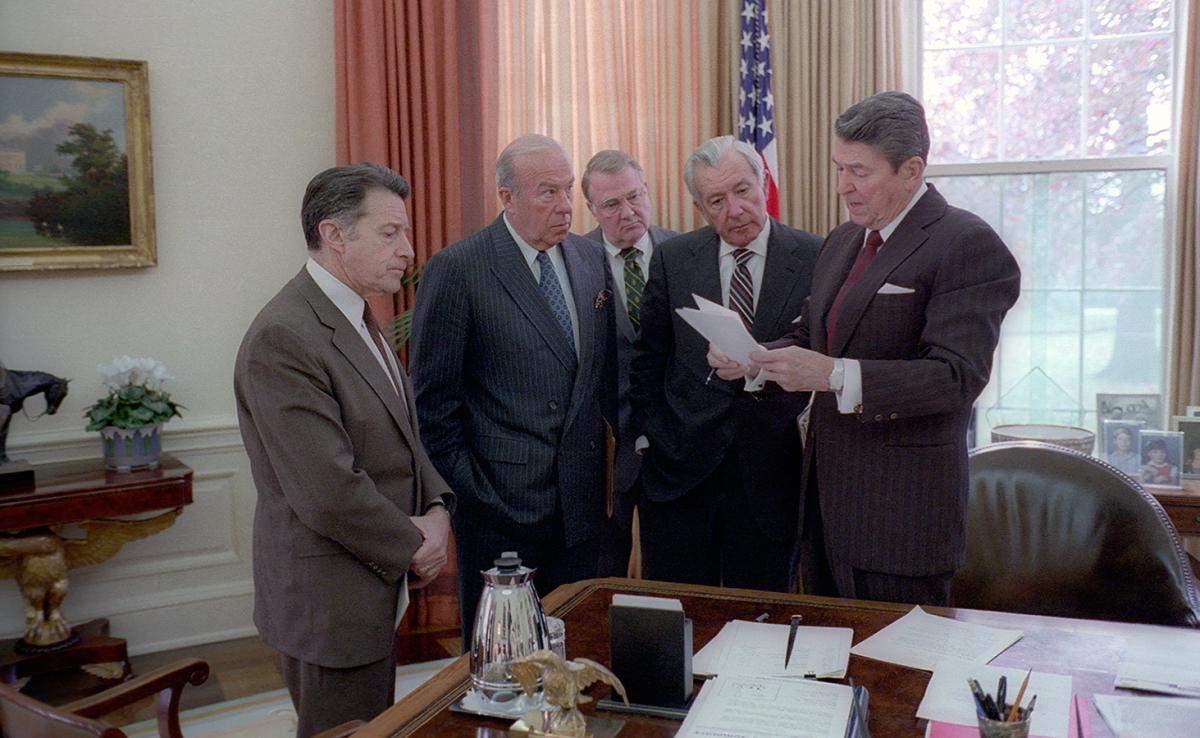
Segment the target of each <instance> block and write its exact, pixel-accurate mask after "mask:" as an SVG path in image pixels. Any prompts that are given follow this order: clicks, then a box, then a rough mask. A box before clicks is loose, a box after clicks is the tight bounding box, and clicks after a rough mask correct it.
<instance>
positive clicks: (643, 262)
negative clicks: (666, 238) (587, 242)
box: [604, 229, 654, 305]
mask: <svg viewBox="0 0 1200 738" xmlns="http://www.w3.org/2000/svg"><path fill="white" fill-rule="evenodd" d="M629 248H631V249H637V250H638V257H637V259H636V261H637V263H638V264H639V265H640V266H641V267H642V279H644V280H646V281H647V282H648V281H650V256H651V255H652V254H653V253H654V244H653V243H652V242H651V241H650V230H649V229H646V232H645V233H643V234H642V237H641V238H639V239H638V241H637V243H635V244H634V245H632V246H630V247H629ZM604 250H605V251H607V252H608V268H609V270H610V271H611V272H612V275H613V284H615V285H616V287H617V295H618V296H619V297H620V298H621V304H622V305H628V304H629V300H628V298H627V297H626V296H625V252H624V251H622V250H621V249H619V248H617V247H616V246H613V245H612V242H610V241H609V240H608V236H604Z"/></svg>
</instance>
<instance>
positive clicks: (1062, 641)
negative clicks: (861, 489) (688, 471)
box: [354, 579, 1200, 738]
mask: <svg viewBox="0 0 1200 738" xmlns="http://www.w3.org/2000/svg"><path fill="white" fill-rule="evenodd" d="M614 592H627V593H636V594H648V595H659V596H667V597H678V598H679V599H680V600H682V601H683V609H684V612H685V613H686V614H687V616H688V617H689V618H691V619H692V623H693V638H694V640H693V646H694V648H696V649H699V648H700V647H701V646H703V645H704V644H705V643H707V642H708V641H709V640H710V639H712V638H713V636H715V635H716V634H717V631H719V630H720V629H721V626H722V625H724V624H725V622H726V621H728V620H731V619H734V618H741V619H747V620H749V619H753V618H754V617H755V616H756V615H758V614H759V613H762V612H767V613H769V616H770V617H769V622H772V623H786V622H787V620H788V616H789V615H791V614H792V613H797V612H798V613H801V614H803V615H804V624H805V625H825V626H844V627H845V626H848V627H852V628H853V629H854V643H858V642H859V641H862V640H863V639H865V638H866V637H868V636H870V635H872V634H874V633H875V632H876V631H878V630H880V629H881V628H883V627H884V626H886V625H887V624H889V623H891V622H892V621H894V620H896V619H897V618H899V617H900V616H901V615H903V614H904V613H906V612H908V610H909V609H911V608H910V607H909V606H907V605H897V604H891V603H880V602H864V601H858V600H841V599H833V598H823V597H806V596H803V595H786V594H777V593H772V592H756V591H751V590H736V589H718V588H715V587H701V586H692V585H677V584H666V583H660V582H647V581H643V580H631V579H596V580H591V581H587V582H579V583H576V584H570V585H566V586H564V587H560V588H558V589H556V590H555V591H554V592H552V593H551V594H550V595H549V596H547V597H546V598H545V608H546V612H547V613H549V614H553V615H557V616H558V617H561V618H563V620H565V621H566V624H567V656H568V657H569V658H575V657H579V656H586V657H589V658H593V659H596V660H598V661H600V662H601V663H604V664H608V663H609V656H608V605H609V603H610V601H611V600H612V594H613V593H614ZM928 609H929V610H930V611H931V612H934V613H936V614H939V615H947V616H950V617H954V618H956V619H959V620H964V621H969V622H973V623H981V624H984V625H991V626H995V627H1002V628H1020V629H1021V630H1023V631H1024V633H1025V636H1024V637H1023V638H1022V639H1021V640H1019V641H1017V643H1016V644H1014V645H1013V646H1012V647H1010V648H1009V649H1008V650H1006V651H1005V652H1004V653H1002V654H1000V656H998V657H997V658H996V659H995V661H994V662H993V663H995V664H997V665H1001V666H1016V667H1020V668H1028V667H1032V668H1033V669H1034V670H1036V671H1045V672H1051V673H1057V674H1070V675H1071V677H1072V678H1073V688H1074V691H1075V692H1076V693H1078V694H1084V695H1087V696H1089V697H1090V696H1091V695H1093V694H1109V693H1114V692H1118V691H1119V692H1125V690H1114V689H1113V677H1114V674H1115V672H1116V669H1117V664H1118V662H1119V661H1120V658H1121V655H1122V654H1123V653H1124V650H1125V639H1126V638H1128V637H1130V636H1134V635H1136V634H1138V633H1149V632H1162V631H1163V630H1169V631H1171V632H1174V633H1177V634H1178V635H1179V637H1180V638H1181V639H1183V638H1189V639H1195V640H1200V631H1193V630H1190V629H1184V628H1164V627H1162V626H1152V625H1133V624H1128V623H1111V622H1104V621H1098V620H1072V619H1066V618H1051V617H1039V616H1033V615H1016V614H1010V613H998V612H986V611H982V610H964V609H948V608H928ZM848 676H849V677H852V678H853V679H854V680H855V682H856V683H861V684H864V685H866V687H867V689H869V690H870V692H871V708H870V718H869V723H870V729H871V735H872V736H873V737H874V738H900V737H904V738H908V737H910V736H911V737H916V736H922V735H924V732H925V721H924V720H918V719H917V718H916V717H915V715H916V711H917V705H918V704H919V703H920V701H921V697H922V696H923V695H924V694H925V686H926V685H927V684H928V683H929V676H930V675H929V672H924V671H918V670H915V669H908V668H905V667H902V666H896V665H894V664H886V663H883V662H879V661H872V660H870V659H864V658H860V657H858V656H853V655H852V656H851V657H850V666H849V671H848ZM469 684H470V667H469V665H468V657H467V656H463V657H462V658H459V659H458V660H457V661H455V662H454V663H452V664H450V665H449V666H447V667H446V668H445V669H443V670H442V671H441V672H439V673H438V674H437V675H435V676H434V677H433V678H432V679H431V680H430V681H429V682H427V683H426V684H424V685H423V686H421V687H420V688H419V689H417V690H416V691H414V692H413V693H412V694H410V695H408V696H407V697H405V698H404V699H403V700H401V701H400V702H398V703H396V704H395V705H393V706H392V707H391V708H390V709H389V710H388V711H387V712H385V713H383V714H382V715H380V716H379V717H378V718H376V719H375V720H373V721H371V722H370V723H369V724H368V725H366V726H364V727H363V728H361V729H360V730H359V731H358V732H356V733H355V734H354V738H390V737H391V736H431V737H432V736H471V737H472V738H502V737H503V736H507V735H508V732H507V730H506V728H507V726H508V724H509V723H508V722H506V721H502V720H493V719H490V718H485V717H475V716H471V715H463V714H459V713H452V712H449V711H448V710H447V709H446V707H447V706H448V705H450V704H451V703H452V702H454V701H455V700H457V699H459V698H460V697H461V696H462V695H463V693H464V692H465V691H466V689H467V687H468V686H469ZM698 687H699V685H697V688H698ZM964 689H965V687H964ZM603 692H604V690H603V689H601V688H600V685H594V686H593V687H592V690H591V691H590V692H589V694H591V695H592V696H593V697H599V696H602V695H603ZM582 709H583V710H584V712H586V713H589V714H594V713H595V712H596V711H595V708H594V703H591V704H588V705H585V706H583V708H582ZM1091 713H1092V714H1091V722H1092V735H1093V736H1095V738H1104V737H1110V736H1112V733H1111V732H1110V731H1109V730H1108V726H1107V725H1106V724H1105V723H1104V721H1103V719H1102V718H1101V717H1100V715H1099V713H1098V712H1097V711H1096V708H1095V705H1092V707H1091ZM603 714H604V715H606V716H609V717H615V718H618V719H621V720H625V727H624V728H623V729H622V731H621V734H620V737H619V738H634V737H635V736H637V737H642V736H646V737H652V738H667V737H668V736H672V735H674V734H675V731H676V730H677V729H678V727H679V723H678V722H677V721H673V720H665V719H659V718H650V717H642V716H636V715H626V714H622V713H609V712H606V713H603Z"/></svg>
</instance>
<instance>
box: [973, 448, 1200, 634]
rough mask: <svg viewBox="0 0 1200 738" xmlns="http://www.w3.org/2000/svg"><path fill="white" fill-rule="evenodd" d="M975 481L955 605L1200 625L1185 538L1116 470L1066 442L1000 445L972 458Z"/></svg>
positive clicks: (1199, 602) (1137, 486)
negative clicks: (1069, 446) (1060, 445)
mask: <svg viewBox="0 0 1200 738" xmlns="http://www.w3.org/2000/svg"><path fill="white" fill-rule="evenodd" d="M970 485H971V486H970V502H969V505H968V513H967V560H966V563H965V564H964V566H963V567H962V568H961V569H960V570H959V571H958V572H957V573H956V574H955V576H954V580H953V583H952V585H951V593H950V604H951V605H953V606H956V607H971V608H979V609H986V610H1001V611H1006V612H1025V613H1035V614H1044V615H1059V616H1064V617H1081V618H1097V619H1102V620H1119V621H1126V622H1137V623H1155V624H1163V625H1188V626H1192V627H1200V596H1198V595H1197V590H1196V581H1195V577H1194V575H1193V573H1192V568H1191V565H1190V564H1189V563H1188V558H1187V553H1186V551H1185V550H1184V548H1183V543H1182V541H1181V540H1180V538H1179V534H1178V533H1177V532H1176V530H1175V528H1174V526H1173V525H1172V524H1171V522H1170V519H1169V518H1168V517H1167V514H1166V512H1165V511H1164V510H1163V509H1162V506H1161V505H1159V504H1158V501H1157V500H1155V499H1154V497H1153V496H1151V495H1150V494H1149V493H1148V492H1146V490H1145V489H1143V488H1142V486H1141V485H1140V484H1138V483H1137V482H1136V481H1134V480H1133V479H1132V478H1130V477H1129V476H1127V475H1126V474H1124V473H1122V472H1120V471H1118V470H1117V469H1116V468H1115V467H1112V466H1110V465H1108V464H1106V463H1105V462H1103V461H1100V460H1099V459H1096V458H1093V457H1091V456H1086V455H1084V454H1081V453H1079V452H1077V451H1072V450H1070V449H1066V448H1061V447H1057V446H1050V445H1047V444H1042V443H1034V442H1013V443H997V444H992V445H990V446H984V447H983V448H980V449H976V450H975V451H973V452H972V453H971V458H970Z"/></svg>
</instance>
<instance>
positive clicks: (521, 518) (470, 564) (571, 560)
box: [411, 135, 615, 648]
mask: <svg viewBox="0 0 1200 738" xmlns="http://www.w3.org/2000/svg"><path fill="white" fill-rule="evenodd" d="M574 181H575V177H574V173H573V171H572V168H571V163H570V161H569V160H568V159H567V156H566V154H565V153H564V152H563V150H562V147H561V146H559V144H558V143H557V142H556V141H554V140H553V139H550V138H547V137H545V136H537V135H527V136H522V137H520V138H518V139H516V140H515V141H513V142H512V143H510V144H509V145H508V146H507V147H506V148H505V149H504V151H503V152H502V153H501V154H500V158H499V160H498V161H497V162H496V185H497V188H498V191H499V196H500V201H501V203H502V205H503V208H504V212H503V213H502V214H501V216H500V217H498V218H496V220H495V221H493V222H492V224H491V225H489V226H487V227H486V228H484V229H483V230H481V231H479V232H477V233H474V234H472V235H471V236H468V237H467V238H466V239H464V240H462V241H460V242H458V243H455V244H452V245H450V246H448V247H446V248H445V249H443V250H442V251H440V252H438V253H437V254H435V255H434V256H433V257H432V258H431V259H430V260H429V262H428V263H427V264H426V265H425V269H424V272H423V273H422V276H421V286H420V289H419V290H418V291H417V300H416V307H415V312H414V315H413V336H412V355H411V368H412V378H413V386H414V388H415V392H416V396H417V413H418V415H419V417H420V418H421V429H422V438H423V440H424V443H425V447H426V449H427V450H428V452H429V456H430V458H431V459H432V460H433V463H434V465H435V466H436V467H437V469H438V471H440V472H441V473H442V475H443V476H444V477H445V479H446V481H447V482H448V483H449V485H450V487H451V488H452V489H454V490H455V492H456V493H457V494H458V500H459V504H458V508H457V509H456V510H455V515H454V532H455V537H456V541H457V552H458V572H459V579H458V595H459V610H460V613H461V614H462V618H463V623H462V625H463V635H464V642H463V646H464V648H469V647H470V641H469V639H468V638H467V637H466V636H467V635H468V634H469V633H470V632H471V628H472V625H473V622H474V617H475V608H476V606H477V604H478V601H479V595H480V590H481V587H482V580H481V579H480V577H479V573H478V572H479V571H480V570H481V569H488V568H490V567H491V566H492V562H493V560H494V559H496V558H497V557H498V556H499V555H500V553H501V552H503V551H509V550H515V551H518V552H519V553H520V554H521V558H522V559H523V560H524V562H525V563H526V564H527V565H529V566H532V567H535V568H537V569H538V573H537V577H536V583H537V587H538V590H539V591H540V592H542V593H545V592H548V591H550V590H551V589H553V588H555V587H557V586H558V585H560V584H564V583H566V582H572V581H576V580H579V579H585V578H588V577H592V576H595V575H596V560H597V555H598V551H599V541H600V534H601V530H602V526H603V522H604V517H605V500H604V478H605V469H604V466H605V451H604V449H605V445H604V422H605V417H606V416H607V417H610V418H611V417H613V414H612V413H611V412H606V410H607V408H609V407H611V404H610V403H611V402H612V401H613V396H614V394H615V392H614V388H613V384H614V381H615V380H614V376H615V375H614V373H613V357H612V351H613V345H614V339H613V336H612V333H613V330H614V326H613V298H612V290H611V283H610V278H609V277H608V268H607V265H606V264H605V258H606V257H605V254H604V250H603V248H602V247H601V246H600V244H598V243H596V242H594V241H590V240H588V239H585V238H582V237H580V236H575V235H572V234H570V233H569V228H570V226H571V212H572V204H571V196H572V190H573V185H574Z"/></svg>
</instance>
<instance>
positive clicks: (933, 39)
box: [921, 0, 1176, 441]
mask: <svg viewBox="0 0 1200 738" xmlns="http://www.w3.org/2000/svg"><path fill="white" fill-rule="evenodd" d="M1175 16H1176V8H1175V7H1174V1H1173V0H924V3H923V6H922V19H921V41H922V51H921V70H922V73H921V80H922V97H923V100H924V103H925V105H926V109H927V114H928V117H929V121H930V136H931V137H932V139H933V149H932V151H931V152H930V166H929V170H928V176H929V180H930V181H931V182H933V183H934V184H935V186H936V187H938V188H939V190H941V192H942V193H943V194H944V195H945V196H946V198H947V200H949V201H950V202H951V203H953V204H955V205H958V206H960V207H964V208H967V209H968V210H971V211H973V212H975V213H977V214H978V215H979V216H980V217H982V218H984V219H985V220H987V221H988V223H990V224H991V225H992V227H993V228H995V229H996V231H997V232H998V233H999V234H1000V236H1001V237H1002V238H1003V239H1004V241H1005V243H1007V244H1008V246H1009V248H1010V249H1012V251H1013V253H1014V254H1015V255H1016V257H1017V259H1018V261H1019V262H1020V264H1021V270H1022V279H1021V299H1020V301H1019V302H1018V303H1017V305H1016V306H1015V307H1014V308H1013V310H1012V311H1011V312H1010V313H1009V315H1008V318H1007V319H1006V320H1005V323H1004V329H1003V332H1002V334H1001V339H1000V347H999V350H998V351H997V354H996V362H995V366H994V369H993V372H992V381H991V384H990V385H989V386H988V388H987V389H986V390H985V391H984V393H983V395H982V396H981V397H980V399H979V402H978V403H977V407H978V409H979V412H978V418H977V421H978V423H979V432H980V435H979V439H980V441H986V439H987V437H988V435H987V434H988V428H989V426H991V425H997V424H1000V423H1006V422H1052V423H1065V424H1070V425H1083V426H1085V427H1089V428H1093V429H1094V428H1095V426H1096V403H1095V396H1096V393H1122V394H1133V393H1157V394H1161V392H1162V389H1163V379H1164V362H1165V352H1166V348H1165V338H1164V334H1165V323H1164V321H1165V317H1166V305H1167V300H1166V296H1167V291H1166V289H1165V285H1166V284H1167V282H1166V279H1167V275H1166V269H1167V265H1168V264H1169V263H1170V260H1169V255H1170V246H1169V244H1170V239H1169V237H1168V232H1169V231H1168V225H1169V223H1168V222H1167V221H1168V218H1167V206H1166V204H1167V202H1168V200H1167V189H1168V183H1169V182H1170V174H1171V171H1170V169H1171V166H1172V165H1171V162H1170V153H1171V147H1172V123H1173V120H1174V117H1173V109H1174V108H1173V101H1174V89H1173V84H1172V82H1173V78H1174V73H1173V71H1174V59H1173V49H1174V42H1175V25H1176V22H1175V21H1176V18H1175ZM1160 420H1165V419H1160Z"/></svg>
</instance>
